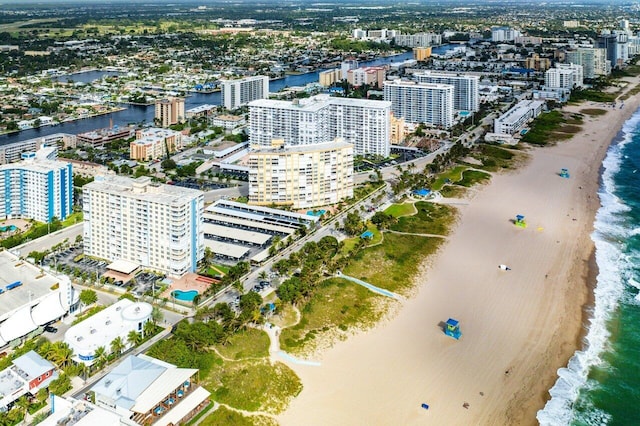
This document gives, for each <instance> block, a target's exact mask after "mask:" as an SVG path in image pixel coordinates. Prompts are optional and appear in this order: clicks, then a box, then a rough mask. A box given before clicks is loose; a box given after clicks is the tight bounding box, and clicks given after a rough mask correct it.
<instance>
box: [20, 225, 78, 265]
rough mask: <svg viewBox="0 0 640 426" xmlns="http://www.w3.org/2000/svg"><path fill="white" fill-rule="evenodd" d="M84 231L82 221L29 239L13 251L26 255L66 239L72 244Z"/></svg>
mask: <svg viewBox="0 0 640 426" xmlns="http://www.w3.org/2000/svg"><path fill="white" fill-rule="evenodd" d="M82 232H83V224H82V222H80V223H78V224H75V225H71V226H69V227H67V228H64V229H61V230H59V231H56V232H53V233H51V234H47V235H45V236H43V237H40V238H38V239H35V240H33V241H29V242H28V243H24V244H22V245H19V246H17V247H14V248H12V249H11V251H12V252H15V253H16V254H17V255H18V256H25V257H26V256H27V255H28V254H29V253H31V252H32V251H45V250H49V249H50V248H51V247H53V246H55V245H56V244H59V243H61V242H63V241H64V240H67V241H68V242H69V243H70V244H73V243H74V242H75V241H76V237H77V236H78V235H82Z"/></svg>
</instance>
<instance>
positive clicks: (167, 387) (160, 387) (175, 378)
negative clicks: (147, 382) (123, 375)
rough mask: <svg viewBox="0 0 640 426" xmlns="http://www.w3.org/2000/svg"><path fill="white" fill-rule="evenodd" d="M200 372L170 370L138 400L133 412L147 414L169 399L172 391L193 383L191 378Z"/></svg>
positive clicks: (186, 369) (182, 369) (191, 369)
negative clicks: (185, 383) (189, 382)
mask: <svg viewBox="0 0 640 426" xmlns="http://www.w3.org/2000/svg"><path fill="white" fill-rule="evenodd" d="M197 372H198V370H196V369H193V368H170V369H168V370H166V371H165V372H164V373H162V375H161V376H160V377H158V378H157V379H156V380H155V381H154V382H153V383H152V384H151V386H149V387H148V388H147V389H145V390H144V392H142V393H141V394H140V395H138V398H137V399H136V403H135V405H134V406H133V407H131V411H134V412H136V413H146V412H147V411H150V410H151V409H152V408H153V407H154V406H155V405H156V404H158V403H159V402H162V401H163V400H165V399H167V396H168V395H169V393H170V392H171V391H173V390H174V389H177V388H178V387H180V386H181V385H182V384H183V383H184V382H186V381H191V376H193V375H194V374H196V373H197Z"/></svg>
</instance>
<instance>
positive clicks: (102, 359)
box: [93, 346, 107, 369]
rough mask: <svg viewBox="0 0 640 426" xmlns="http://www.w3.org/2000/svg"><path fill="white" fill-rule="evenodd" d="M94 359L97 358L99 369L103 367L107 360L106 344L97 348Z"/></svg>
mask: <svg viewBox="0 0 640 426" xmlns="http://www.w3.org/2000/svg"><path fill="white" fill-rule="evenodd" d="M93 359H95V360H96V365H97V366H98V369H100V368H102V366H103V365H104V364H105V363H106V362H107V350H106V349H105V347H104V346H99V347H97V348H96V350H95V352H94V353H93Z"/></svg>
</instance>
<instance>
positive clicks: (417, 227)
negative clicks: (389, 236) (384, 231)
mask: <svg viewBox="0 0 640 426" xmlns="http://www.w3.org/2000/svg"><path fill="white" fill-rule="evenodd" d="M467 173H468V171H467V172H465V175H466V174H467ZM415 206H416V209H417V210H418V213H417V214H415V215H413V216H404V217H401V218H400V219H398V223H395V224H393V225H391V226H390V228H389V229H391V230H393V231H398V232H408V233H413V234H438V235H446V234H447V233H448V232H449V227H450V224H451V221H452V220H453V218H454V215H455V213H454V211H453V209H452V208H451V207H449V206H446V205H443V204H435V203H428V202H426V201H418V202H417V203H416V204H415ZM385 237H386V236H385Z"/></svg>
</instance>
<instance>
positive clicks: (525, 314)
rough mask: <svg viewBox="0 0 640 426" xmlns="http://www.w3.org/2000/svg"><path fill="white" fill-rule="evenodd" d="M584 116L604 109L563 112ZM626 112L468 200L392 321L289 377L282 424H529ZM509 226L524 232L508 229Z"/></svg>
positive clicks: (584, 291) (580, 300)
mask: <svg viewBox="0 0 640 426" xmlns="http://www.w3.org/2000/svg"><path fill="white" fill-rule="evenodd" d="M634 82H637V80H634ZM629 87H632V85H630V86H629ZM582 108H603V107H602V106H594V105H590V104H589V103H587V104H584V105H581V106H570V107H566V108H565V110H568V111H576V112H577V111H579V110H580V109H582ZM637 108H638V99H637V97H632V98H630V99H628V100H627V101H625V107H624V108H623V109H619V108H616V109H612V108H610V107H609V108H607V111H608V112H607V114H606V115H604V116H600V117H589V116H586V115H585V117H584V125H583V130H582V131H581V132H580V133H578V134H576V135H575V136H574V137H573V138H572V139H571V140H569V141H564V142H560V143H559V144H558V145H556V146H554V147H546V148H535V149H531V150H529V151H528V154H529V155H530V160H529V161H528V162H527V164H526V165H525V166H523V167H521V168H519V169H518V170H517V171H515V172H512V173H506V174H498V175H494V177H493V178H492V180H491V183H490V184H488V185H486V186H484V187H480V188H477V189H478V191H477V192H476V191H473V192H474V195H473V197H472V198H470V199H469V200H468V203H467V204H466V205H462V206H458V207H459V209H460V217H461V220H460V222H459V224H458V225H457V227H456V229H455V230H454V232H453V233H452V235H451V236H450V238H449V241H448V242H447V244H446V245H445V246H444V248H443V249H442V250H441V251H440V252H439V253H438V255H437V256H435V257H434V258H433V259H430V260H429V261H428V263H427V265H426V266H425V268H424V272H423V274H422V275H421V276H420V277H419V278H418V282H417V286H418V291H417V293H416V295H415V297H413V298H411V299H409V300H407V301H404V302H402V303H403V306H402V307H401V309H399V311H398V313H397V315H395V316H394V317H393V318H391V319H390V320H388V321H386V322H384V323H382V324H380V325H378V326H377V327H376V328H374V329H373V330H370V331H368V332H365V333H360V334H357V335H355V336H353V337H352V338H350V339H348V340H347V341H345V342H341V343H338V344H337V345H336V346H335V347H333V348H331V349H329V350H327V351H325V352H323V353H320V354H317V356H316V358H315V359H314V361H319V362H321V365H320V366H319V367H313V366H304V365H297V364H290V366H291V368H293V369H294V370H295V371H296V373H297V374H298V375H299V376H300V377H301V379H302V382H303V385H304V389H303V391H302V393H301V394H300V395H299V396H298V397H297V398H296V399H295V400H294V401H293V402H292V404H291V406H290V408H289V409H288V410H287V411H286V412H285V413H283V414H282V415H281V416H280V417H279V418H278V420H279V421H280V423H281V424H283V425H302V424H304V425H399V424H402V425H407V424H433V425H470V424H473V425H502V424H510V425H516V424H518V425H520V424H525V425H529V424H536V423H537V422H536V420H535V415H536V411H537V410H539V409H541V408H542V407H543V406H544V403H545V401H546V398H547V397H548V394H547V390H548V389H549V388H550V387H551V386H552V385H553V383H554V382H555V380H556V370H557V369H558V368H560V367H563V366H565V365H566V362H567V360H568V359H569V357H570V356H571V355H572V354H573V352H574V351H575V350H576V348H577V347H578V346H580V345H581V342H580V340H581V336H582V333H583V324H584V318H583V305H585V304H586V303H588V301H589V295H590V284H589V279H588V278H589V276H590V263H591V262H590V259H591V256H592V253H593V243H592V241H591V239H590V233H591V231H592V227H593V221H594V216H595V212H596V210H597V208H598V206H599V201H598V197H597V189H598V178H599V167H600V164H601V162H602V159H603V157H604V155H605V153H606V149H607V147H608V145H609V144H610V142H611V140H612V139H613V138H614V137H615V135H616V133H617V132H618V131H619V130H620V128H621V127H622V124H623V123H624V121H625V120H626V119H627V118H628V117H629V116H630V115H631V114H632V113H633V112H634V111H635V110H636V109H637ZM561 168H568V169H569V171H570V173H571V178H570V179H563V178H561V177H559V175H558V173H559V172H560V169H561ZM516 214H523V215H525V216H526V220H527V222H528V227H527V228H526V229H521V228H518V227H516V226H514V225H513V223H512V221H513V219H514V218H515V215H516ZM499 264H506V265H509V266H510V267H511V270H510V271H502V270H500V269H499V268H498V265H499ZM591 268H593V265H591ZM593 272H594V271H593V270H591V276H592V274H593ZM449 317H453V318H456V319H458V320H459V321H460V324H461V330H462V333H463V335H462V338H461V339H460V340H459V341H456V340H454V339H452V338H449V337H447V336H445V335H444V334H443V332H442V328H441V323H442V322H443V321H446V320H447V318H449ZM423 402H426V403H427V404H429V405H430V409H429V410H424V409H423V408H421V406H420V405H421V404H422V403H423ZM465 403H467V404H468V407H467V408H465V407H463V404H465Z"/></svg>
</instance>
